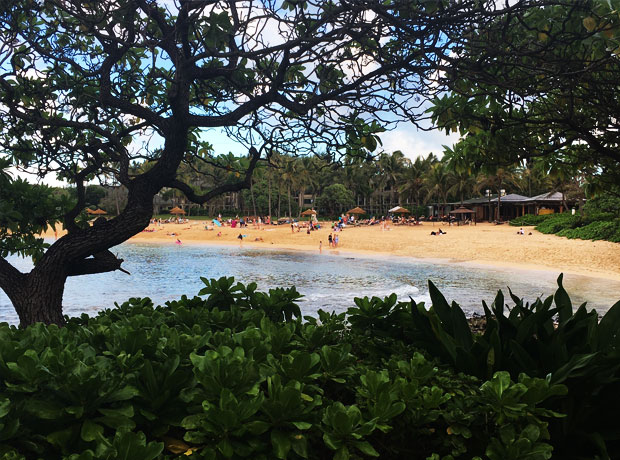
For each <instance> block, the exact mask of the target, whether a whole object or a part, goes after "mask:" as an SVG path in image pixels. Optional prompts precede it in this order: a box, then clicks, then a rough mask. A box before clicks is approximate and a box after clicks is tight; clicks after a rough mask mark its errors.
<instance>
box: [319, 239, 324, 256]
mask: <svg viewBox="0 0 620 460" xmlns="http://www.w3.org/2000/svg"><path fill="white" fill-rule="evenodd" d="M319 254H323V242H322V241H319Z"/></svg>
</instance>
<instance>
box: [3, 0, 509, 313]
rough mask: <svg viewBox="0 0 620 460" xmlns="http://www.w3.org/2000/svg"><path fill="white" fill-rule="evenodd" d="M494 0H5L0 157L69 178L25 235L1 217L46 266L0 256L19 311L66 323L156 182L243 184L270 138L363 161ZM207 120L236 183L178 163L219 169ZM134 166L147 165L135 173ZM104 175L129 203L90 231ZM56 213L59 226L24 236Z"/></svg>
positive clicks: (203, 196)
mask: <svg viewBox="0 0 620 460" xmlns="http://www.w3.org/2000/svg"><path fill="white" fill-rule="evenodd" d="M495 8H496V7H495V2H493V1H490V0H489V1H488V2H487V3H481V2H469V1H466V2H450V3H447V2H442V3H439V4H437V3H435V2H428V1H413V2H412V1H409V0H394V1H388V2H377V1H374V0H372V1H371V0H360V1H356V2H338V1H336V2H323V1H316V2H313V1H304V2H299V1H291V0H289V1H281V2H280V1H275V0H266V1H263V2H260V4H258V3H256V4H255V3H251V2H242V1H236V0H222V1H207V0H196V1H186V0H178V1H175V2H163V1H161V3H158V1H157V0H151V1H149V0H102V1H99V2H83V1H81V0H41V1H35V0H26V1H24V0H6V1H4V2H2V3H1V5H0V67H1V70H2V72H1V76H0V126H1V128H0V129H1V131H0V143H1V145H2V149H1V151H2V153H1V155H2V157H3V158H9V159H10V160H11V163H12V165H13V166H16V167H19V168H22V169H30V168H34V169H35V170H36V172H37V174H39V175H40V176H44V175H46V174H48V173H53V174H56V175H57V176H58V177H59V178H61V179H64V180H66V181H68V182H69V183H70V184H73V185H74V186H75V187H76V190H77V203H75V204H74V205H73V206H70V207H69V209H67V208H63V215H62V216H59V215H58V211H57V210H56V209H54V210H53V211H52V209H51V207H50V208H49V209H48V211H49V212H47V213H43V215H42V216H40V218H39V219H38V222H39V224H37V225H30V224H29V218H31V217H33V216H32V215H31V214H27V213H26V214H22V215H21V216H16V215H15V216H14V218H15V219H17V220H19V223H17V224H15V225H17V226H18V227H20V228H22V229H25V230H27V231H26V233H24V232H16V233H14V232H8V231H4V230H3V233H2V235H3V242H2V247H3V252H4V253H5V254H6V253H7V252H12V251H14V250H16V248H21V249H19V250H21V251H22V252H24V253H27V254H28V255H31V256H33V257H35V259H36V261H37V263H36V266H35V268H34V269H33V270H32V271H31V272H29V273H21V272H19V271H18V270H17V269H15V268H14V267H13V266H12V265H11V264H10V263H9V262H7V260H6V259H4V258H2V259H0V288H2V289H3V290H4V291H5V292H6V294H7V295H8V297H9V298H10V299H11V302H12V303H13V305H14V307H15V309H16V310H17V313H18V315H19V317H20V322H21V324H22V325H27V324H31V323H33V322H36V321H43V322H46V323H56V324H63V322H64V319H63V316H62V296H63V290H64V284H65V281H66V279H67V277H69V276H79V275H89V274H97V273H103V272H107V271H113V270H117V269H120V267H121V263H122V260H119V259H117V258H116V257H115V256H114V255H113V254H112V253H111V252H110V251H109V249H110V248H111V247H113V246H115V245H117V244H120V243H122V242H123V241H125V240H127V239H128V238H130V237H131V236H133V235H135V234H136V233H138V232H140V231H141V230H143V229H144V228H145V227H146V226H147V225H148V223H149V219H150V218H151V216H152V212H153V206H152V202H153V197H154V195H155V194H156V193H158V192H159V191H160V190H162V189H163V188H170V189H175V190H178V191H180V192H182V193H183V194H184V195H185V197H186V198H187V199H188V200H190V201H192V202H194V203H198V204H202V203H206V202H208V201H209V200H210V199H212V198H214V197H217V196H219V195H220V194H222V193H226V192H236V191H239V190H241V189H244V188H248V187H249V185H250V183H251V182H250V181H251V176H252V171H253V170H254V168H255V167H256V165H257V163H258V162H259V160H261V158H263V159H265V158H268V156H269V155H270V153H271V152H273V151H276V150H277V151H280V152H283V153H286V152H295V153H297V154H303V153H316V154H318V155H322V156H324V157H325V158H334V156H335V155H336V154H338V153H339V152H341V153H344V152H345V147H347V146H348V150H346V152H347V153H348V154H351V155H356V154H358V153H359V154H360V155H362V156H366V155H367V152H368V150H369V149H370V150H372V149H373V148H374V147H376V136H375V135H376V133H378V132H380V130H382V129H384V128H386V127H387V126H389V125H391V124H393V123H396V122H398V121H399V120H403V119H407V120H411V121H414V122H415V121H416V120H418V119H419V118H420V117H422V116H424V114H423V110H424V109H423V108H421V106H420V100H421V99H420V98H428V97H430V96H432V95H434V94H436V93H438V92H439V91H441V90H442V88H441V87H439V86H437V85H434V84H429V82H431V81H433V80H436V78H437V77H436V75H437V69H439V68H442V66H443V65H444V64H443V63H444V62H449V60H450V54H451V53H452V45H451V40H452V38H451V37H454V36H458V35H459V34H460V33H461V32H459V31H462V29H463V27H465V26H467V25H468V24H470V23H471V22H472V21H473V20H474V19H475V20H480V18H481V16H482V15H484V14H486V13H489V14H492V15H496V14H497V12H496V11H494V10H495ZM510 9H511V10H514V8H512V7H511V8H510ZM386 113H389V114H390V115H389V117H386V116H385V114H386ZM375 120H377V121H380V122H381V123H377V121H375ZM214 129H219V134H220V135H225V136H228V137H230V138H233V139H235V140H237V141H238V142H240V143H242V145H244V146H246V148H247V156H248V159H249V161H248V162H247V169H245V170H243V171H237V173H238V177H236V176H237V174H235V179H236V180H235V181H233V182H225V183H223V184H214V185H213V186H212V187H211V188H210V189H209V190H206V191H204V192H201V193H199V192H198V191H196V189H195V187H192V185H191V184H188V183H186V182H183V181H182V180H181V178H180V177H179V175H178V174H177V171H178V170H179V167H180V165H181V164H182V163H186V164H196V163H200V162H205V163H209V164H212V165H213V166H214V167H223V165H221V164H219V163H218V162H217V161H214V152H212V150H211V149H210V145H209V144H208V143H207V142H206V137H205V135H206V133H208V132H213V130H214ZM135 162H138V163H141V162H148V165H149V167H148V168H144V170H143V171H141V172H133V171H132V169H131V166H132V164H134V163H135ZM196 169H197V170H198V168H196ZM103 175H106V176H108V177H114V179H115V180H116V181H117V182H118V183H119V184H120V185H122V186H124V187H125V188H126V189H127V204H126V205H125V207H124V209H122V210H121V212H120V214H118V216H116V217H114V218H112V219H110V220H107V221H103V220H100V221H99V223H98V225H94V226H90V227H80V226H79V225H78V220H77V218H78V216H79V215H80V213H81V212H82V211H83V209H84V207H85V185H86V184H88V182H89V181H90V180H92V179H94V178H97V177H100V176H103ZM18 186H23V184H22V183H21V182H20V181H12V182H11V185H10V187H18ZM39 190H40V189H39ZM3 191H4V190H3ZM33 193H34V192H33ZM59 218H61V220H62V222H63V225H64V227H65V228H66V229H67V230H68V234H67V235H66V236H64V237H62V238H60V239H58V240H57V241H56V242H54V243H53V244H52V245H51V246H49V247H48V248H45V247H44V244H43V243H42V242H41V241H40V240H37V241H38V242H37V243H36V244H31V245H26V242H27V241H29V240H30V239H32V238H33V236H32V231H37V230H38V229H40V228H42V227H43V226H45V225H47V224H49V223H51V222H54V221H55V220H57V219H59ZM9 240H10V241H9ZM44 249H46V250H44Z"/></svg>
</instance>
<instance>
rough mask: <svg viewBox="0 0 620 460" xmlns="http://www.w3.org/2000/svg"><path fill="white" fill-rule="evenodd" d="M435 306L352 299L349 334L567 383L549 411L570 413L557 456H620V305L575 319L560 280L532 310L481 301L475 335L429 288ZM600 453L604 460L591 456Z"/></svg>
mask: <svg viewBox="0 0 620 460" xmlns="http://www.w3.org/2000/svg"><path fill="white" fill-rule="evenodd" d="M429 291H430V296H431V300H432V308H431V309H429V310H426V308H425V307H424V305H421V304H418V305H416V304H415V302H413V301H412V302H407V303H402V302H401V303H397V301H396V295H392V296H391V297H389V298H386V299H384V300H381V299H379V298H373V299H370V300H369V299H355V303H356V304H357V307H356V308H351V309H349V310H348V313H349V315H350V316H349V321H350V323H351V324H352V328H354V329H355V328H357V329H359V330H361V331H363V330H367V331H368V332H367V335H368V336H383V337H392V338H395V337H398V338H400V339H401V340H402V341H403V342H404V343H406V344H408V345H412V346H415V347H419V348H421V349H424V350H426V351H427V352H428V353H429V354H430V355H432V356H434V357H437V358H439V359H440V360H441V361H443V362H444V363H447V364H450V365H451V367H452V368H454V369H456V370H457V371H459V372H464V373H466V374H469V375H475V376H478V377H479V378H482V379H484V378H490V376H491V375H493V374H494V373H495V372H498V371H507V372H509V373H510V374H511V375H512V376H513V377H515V376H517V375H520V374H521V373H526V374H528V375H530V376H532V377H541V378H542V377H546V378H547V379H548V381H549V382H551V383H552V384H560V383H561V384H563V385H566V386H567V388H568V394H567V395H566V396H565V397H562V398H555V399H553V400H551V401H549V402H548V404H547V405H546V406H547V407H548V408H549V409H552V410H554V411H558V412H561V413H563V414H565V415H566V417H565V418H563V419H556V420H552V421H551V426H550V431H551V434H552V438H551V442H552V444H553V445H554V448H555V450H554V453H555V454H559V457H558V458H620V422H619V421H618V418H617V414H618V412H619V411H620V402H619V401H618V398H617V397H616V395H617V394H618V392H619V391H620V301H619V302H617V303H616V304H615V305H614V306H612V307H611V308H610V310H609V311H608V312H607V313H606V315H605V316H604V317H603V318H602V319H601V320H600V322H599V318H598V314H597V312H596V311H594V310H593V311H590V312H588V311H587V310H586V305H585V304H583V305H581V306H580V307H579V308H578V309H577V310H576V311H575V312H574V313H573V306H572V303H571V301H570V298H569V296H568V294H567V292H566V291H565V290H564V288H563V287H562V276H561V275H560V277H559V278H558V290H557V291H556V293H555V294H554V295H553V296H549V297H547V298H546V299H545V300H542V299H537V300H536V301H535V302H534V303H532V304H529V303H527V302H525V301H524V300H523V299H520V298H518V297H517V296H515V295H514V294H513V293H512V292H510V297H511V299H512V301H513V303H514V305H513V306H512V307H511V308H506V307H507V305H506V304H505V299H504V295H503V294H502V292H501V291H499V292H498V294H497V297H496V298H495V301H494V302H493V304H492V305H491V306H490V307H489V306H487V304H486V303H484V302H483V307H484V312H485V319H486V330H485V332H484V333H483V334H481V335H478V334H474V333H472V332H471V330H470V328H469V324H468V322H467V320H466V318H465V315H464V313H463V311H462V309H461V308H460V307H459V305H458V304H456V303H455V302H452V304H451V305H450V304H448V302H447V301H446V299H445V298H444V297H443V295H442V294H441V293H440V292H439V290H438V289H437V288H436V287H435V286H434V285H433V284H432V283H431V282H429ZM595 452H596V453H598V455H600V456H599V457H597V456H595V455H594V453H595Z"/></svg>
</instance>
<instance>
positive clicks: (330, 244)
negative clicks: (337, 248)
mask: <svg viewBox="0 0 620 460" xmlns="http://www.w3.org/2000/svg"><path fill="white" fill-rule="evenodd" d="M327 242H328V243H329V247H330V248H331V247H332V243H333V238H332V234H331V233H330V234H329V236H328V237H327Z"/></svg>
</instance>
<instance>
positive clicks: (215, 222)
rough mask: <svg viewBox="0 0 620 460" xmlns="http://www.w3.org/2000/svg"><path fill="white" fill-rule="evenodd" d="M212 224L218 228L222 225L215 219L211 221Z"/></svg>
mask: <svg viewBox="0 0 620 460" xmlns="http://www.w3.org/2000/svg"><path fill="white" fill-rule="evenodd" d="M213 223H214V224H215V225H217V226H218V227H221V226H222V224H221V223H220V221H219V220H217V219H213Z"/></svg>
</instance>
